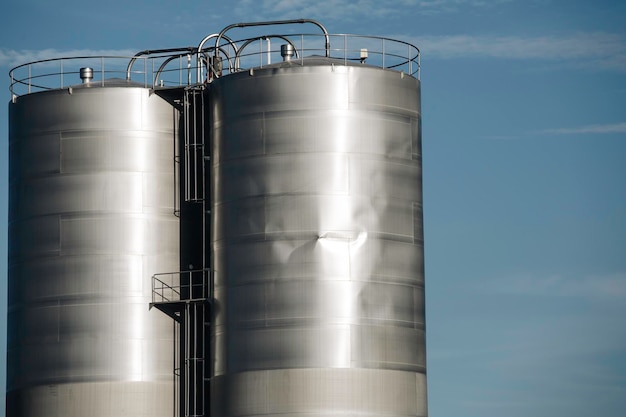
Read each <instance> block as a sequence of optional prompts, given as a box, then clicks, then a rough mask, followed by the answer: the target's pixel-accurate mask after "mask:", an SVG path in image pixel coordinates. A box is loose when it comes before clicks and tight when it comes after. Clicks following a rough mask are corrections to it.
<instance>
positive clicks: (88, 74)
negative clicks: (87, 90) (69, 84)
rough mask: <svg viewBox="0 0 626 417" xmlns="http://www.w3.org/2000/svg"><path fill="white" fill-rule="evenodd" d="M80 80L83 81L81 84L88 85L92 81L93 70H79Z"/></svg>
mask: <svg viewBox="0 0 626 417" xmlns="http://www.w3.org/2000/svg"><path fill="white" fill-rule="evenodd" d="M80 79H81V80H82V81H83V84H89V83H90V82H91V80H93V68H89V67H86V68H81V69H80Z"/></svg>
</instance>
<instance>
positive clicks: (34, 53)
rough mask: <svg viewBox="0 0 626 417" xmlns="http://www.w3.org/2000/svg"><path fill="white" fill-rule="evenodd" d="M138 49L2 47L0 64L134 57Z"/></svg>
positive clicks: (8, 65)
mask: <svg viewBox="0 0 626 417" xmlns="http://www.w3.org/2000/svg"><path fill="white" fill-rule="evenodd" d="M138 51H139V50H138V49H69V50H61V49H41V50H15V49H0V66H4V67H15V66H17V65H22V64H24V63H27V62H35V61H41V60H45V59H54V58H66V57H92V56H115V57H132V56H133V55H135V54H136V53H137V52H138Z"/></svg>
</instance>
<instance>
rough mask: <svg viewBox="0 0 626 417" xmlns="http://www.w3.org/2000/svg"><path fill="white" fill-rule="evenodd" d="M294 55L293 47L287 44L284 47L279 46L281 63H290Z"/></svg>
mask: <svg viewBox="0 0 626 417" xmlns="http://www.w3.org/2000/svg"><path fill="white" fill-rule="evenodd" d="M294 54H295V48H294V47H293V45H291V44H289V43H287V44H285V45H280V55H281V56H282V57H283V61H291V58H292V57H293V56H294Z"/></svg>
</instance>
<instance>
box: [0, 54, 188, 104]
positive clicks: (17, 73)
mask: <svg viewBox="0 0 626 417" xmlns="http://www.w3.org/2000/svg"><path fill="white" fill-rule="evenodd" d="M171 57H172V55H166V56H163V55H159V56H150V55H148V56H139V57H131V56H97V57H90V56H78V57H66V58H51V59H44V60H40V61H35V62H30V63H27V64H23V65H19V66H17V67H15V68H13V69H11V71H10V72H9V77H10V78H11V84H10V91H11V94H12V95H13V96H21V95H24V94H30V93H35V92H39V91H45V90H54V89H59V88H66V87H71V86H76V85H79V84H89V85H91V86H104V85H107V83H111V82H113V81H116V80H117V81H119V82H132V83H135V85H140V86H144V87H154V86H162V87H166V86H170V87H171V86H181V85H188V84H191V83H195V79H192V78H193V77H192V75H193V74H195V73H196V68H195V67H191V63H195V56H194V58H193V59H192V56H191V54H178V55H177V56H176V57H175V58H174V59H171ZM166 59H170V61H169V62H168V66H167V67H166V68H161V65H162V63H163V62H164V61H165V60H166ZM131 60H133V61H135V65H134V66H133V68H132V70H131V71H130V73H129V71H128V64H129V62H130V61H131ZM81 68H91V70H92V72H91V74H92V78H89V79H84V78H81V71H80V69H81ZM159 70H160V71H159ZM157 73H160V79H156V78H155V75H156V74H157ZM128 74H129V75H130V77H127V75H128Z"/></svg>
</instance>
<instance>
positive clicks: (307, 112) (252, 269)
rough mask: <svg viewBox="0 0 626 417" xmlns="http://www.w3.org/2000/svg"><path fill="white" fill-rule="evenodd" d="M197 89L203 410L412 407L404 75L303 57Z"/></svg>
mask: <svg viewBox="0 0 626 417" xmlns="http://www.w3.org/2000/svg"><path fill="white" fill-rule="evenodd" d="M208 94H209V96H210V98H209V101H210V109H209V111H210V113H209V118H210V126H211V137H212V141H213V143H212V155H211V158H212V179H211V189H212V209H213V213H212V224H213V230H212V245H211V247H212V253H211V255H212V256H211V258H212V259H213V261H212V262H213V274H214V279H215V282H214V285H215V294H214V307H213V313H214V320H213V344H214V361H213V371H212V380H211V390H212V391H211V403H212V404H211V410H212V414H211V415H212V416H213V417H222V416H224V417H225V416H250V417H252V416H270V415H271V416H275V415H282V416H308V417H313V416H337V415H350V416H354V415H377V416H382V415H385V416H426V415H427V406H426V376H425V373H426V357H425V340H424V265H423V232H422V189H421V169H422V167H421V131H420V119H421V110H420V82H419V80H418V79H416V78H414V77H412V76H410V75H407V74H405V73H403V72H400V71H394V70H389V69H382V68H377V67H375V66H369V65H362V64H359V63H352V64H351V63H350V62H347V61H346V60H343V59H337V60H336V59H332V58H326V57H309V58H303V59H298V60H294V61H288V62H284V63H280V64H272V65H269V66H265V67H263V68H254V69H253V70H250V71H247V70H246V71H241V72H237V73H234V74H230V75H227V76H223V77H221V78H218V79H216V80H214V81H213V82H212V84H211V85H210V88H209V90H208Z"/></svg>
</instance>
